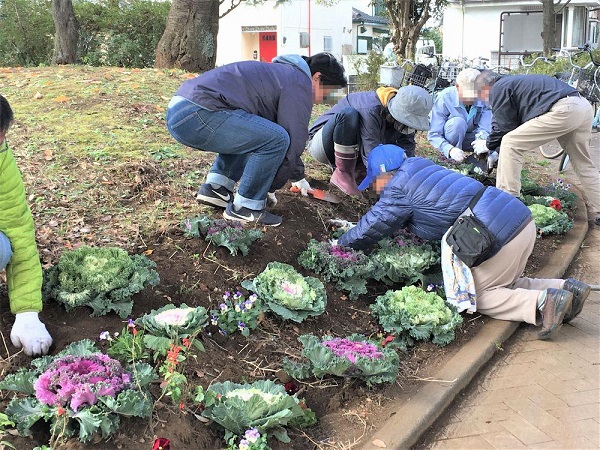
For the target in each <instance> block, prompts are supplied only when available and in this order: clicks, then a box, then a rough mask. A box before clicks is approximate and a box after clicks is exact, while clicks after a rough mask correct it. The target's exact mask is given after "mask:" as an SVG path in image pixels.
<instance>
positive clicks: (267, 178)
mask: <svg viewBox="0 0 600 450" xmlns="http://www.w3.org/2000/svg"><path fill="white" fill-rule="evenodd" d="M346 84H347V82H346V77H345V75H344V68H343V66H342V65H341V64H340V63H339V62H338V61H337V60H336V59H335V57H333V55H331V54H329V53H318V54H316V55H314V56H311V57H306V56H300V55H281V56H278V57H276V58H274V59H273V63H265V62H259V61H241V62H236V63H232V64H227V65H224V66H221V67H217V68H216V69H213V70H209V71H208V72H205V73H203V74H201V75H200V76H198V77H196V78H194V79H191V80H188V81H186V82H184V83H183V84H182V85H181V86H180V87H179V89H178V90H177V92H175V95H174V96H173V98H172V99H171V101H170V102H169V106H168V109H167V127H168V129H169V132H170V133H171V135H172V136H173V137H174V138H175V139H176V140H177V141H178V142H180V143H182V144H183V145H187V146H188V147H192V148H195V149H198V150H206V151H211V152H215V153H218V156H217V158H216V160H215V162H214V164H213V166H212V168H211V170H210V172H209V174H208V176H207V177H206V182H205V183H204V184H202V185H201V186H200V189H199V190H198V194H197V196H196V198H197V200H198V201H200V202H202V203H206V204H209V205H212V206H217V207H221V208H225V212H224V214H223V216H224V217H225V218H226V219H229V220H236V221H240V222H257V223H260V224H262V225H267V226H278V225H280V224H281V222H282V218H281V217H280V216H277V215H275V214H272V213H270V212H269V211H266V210H265V206H266V203H267V198H268V200H269V203H270V204H271V205H272V206H274V205H275V204H276V203H277V198H276V197H275V191H276V190H277V189H280V188H282V187H283V186H284V185H285V184H286V182H287V181H288V180H291V181H292V182H294V183H293V184H295V185H297V186H296V187H299V188H300V189H307V187H306V186H307V185H308V182H307V181H306V180H305V178H304V164H303V163H302V160H301V159H300V156H301V155H302V152H303V151H304V148H305V146H306V141H307V139H308V122H309V121H310V114H311V110H312V105H313V102H315V103H320V102H322V101H323V100H324V98H326V97H327V96H328V95H329V94H330V93H331V92H332V91H333V90H334V89H339V88H340V87H344V86H346ZM238 182H239V186H238V189H237V193H236V194H235V197H234V195H233V190H234V187H235V184H236V183H238ZM308 189H310V185H308Z"/></svg>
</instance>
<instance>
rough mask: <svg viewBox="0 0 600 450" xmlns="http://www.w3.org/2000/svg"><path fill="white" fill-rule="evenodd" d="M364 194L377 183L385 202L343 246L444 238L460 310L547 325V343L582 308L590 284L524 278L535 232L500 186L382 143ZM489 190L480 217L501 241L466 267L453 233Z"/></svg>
mask: <svg viewBox="0 0 600 450" xmlns="http://www.w3.org/2000/svg"><path fill="white" fill-rule="evenodd" d="M367 167H368V169H367V177H366V178H365V179H364V180H363V182H362V183H361V184H360V186H359V188H360V189H366V188H367V187H369V186H372V187H373V189H374V190H375V192H376V193H377V194H379V196H380V197H379V200H378V201H377V203H376V204H375V205H374V206H373V207H372V208H371V209H370V210H369V211H368V212H367V213H366V214H365V215H364V216H362V217H361V218H360V220H359V221H358V223H356V225H355V226H353V227H351V228H350V229H348V230H347V231H346V232H345V233H344V234H343V235H342V236H340V238H339V239H338V241H337V245H340V246H343V247H350V248H353V249H358V250H366V249H368V248H370V247H372V246H373V245H375V244H376V243H377V242H378V241H380V240H381V239H382V238H384V237H387V236H391V235H392V234H393V233H394V232H395V231H396V230H398V229H401V228H405V227H407V228H408V229H409V230H410V231H411V232H412V233H414V234H415V235H417V236H418V237H420V238H422V239H428V240H441V245H442V271H443V274H444V286H445V290H446V296H447V300H448V301H449V302H450V303H452V304H454V305H455V306H456V307H457V308H458V310H459V311H463V310H468V311H470V312H474V311H477V312H480V313H482V314H486V315H488V316H490V317H494V318H497V319H502V320H511V321H520V322H527V323H530V324H534V325H540V324H541V325H542V329H541V331H540V333H539V337H540V339H546V338H548V337H550V336H552V335H553V334H554V333H555V332H556V331H557V330H558V329H559V328H560V326H561V325H562V323H566V322H569V321H571V320H573V319H574V318H575V317H576V316H577V315H578V314H579V313H580V312H581V309H582V308H583V303H584V302H585V300H586V298H587V296H588V295H589V293H590V290H591V288H590V286H588V285H586V284H584V283H582V282H580V281H577V280H574V279H571V278H569V279H567V280H561V279H534V278H527V277H522V276H521V275H522V273H523V270H524V269H525V264H526V263H527V259H528V258H529V256H530V255H531V252H532V251H533V246H534V244H535V240H536V236H537V233H536V227H535V223H534V222H533V219H532V216H531V212H530V211H529V208H527V206H525V204H523V203H522V202H521V201H520V200H519V199H517V198H515V197H513V196H512V195H510V194H507V193H505V192H503V191H501V190H500V189H496V188H495V187H487V188H484V186H483V185H482V184H481V183H480V182H479V181H477V180H475V179H473V178H470V177H467V176H465V175H462V174H460V173H458V172H455V171H453V170H449V169H446V168H444V167H442V166H439V165H437V164H435V163H433V162H432V161H430V160H428V159H425V158H420V157H413V158H405V155H404V152H403V151H402V149H401V148H398V147H396V146H394V145H380V146H378V147H376V148H375V149H373V150H372V151H371V153H370V154H369V158H368V166H367ZM483 189H485V190H484V191H483V194H482V195H481V197H480V199H479V201H477V203H476V204H475V205H474V206H473V209H472V211H473V213H474V214H475V216H477V218H479V220H480V221H481V222H483V224H484V225H485V226H486V227H487V228H488V229H489V230H490V232H491V233H492V234H493V236H494V237H495V244H494V246H493V248H492V253H491V255H490V256H489V258H488V259H487V260H485V261H483V262H481V263H480V264H479V265H475V266H474V267H471V268H469V267H467V266H466V265H464V264H461V261H460V260H459V259H458V258H456V257H455V255H453V253H452V249H451V248H450V247H449V246H448V244H447V243H446V235H447V233H448V230H449V229H450V227H452V225H453V223H454V222H455V220H456V219H457V218H458V217H459V216H460V215H462V214H463V213H464V211H465V210H466V209H467V207H468V206H469V203H470V202H471V200H472V199H473V198H474V197H475V196H476V195H477V194H478V193H479V192H480V191H482V190H483Z"/></svg>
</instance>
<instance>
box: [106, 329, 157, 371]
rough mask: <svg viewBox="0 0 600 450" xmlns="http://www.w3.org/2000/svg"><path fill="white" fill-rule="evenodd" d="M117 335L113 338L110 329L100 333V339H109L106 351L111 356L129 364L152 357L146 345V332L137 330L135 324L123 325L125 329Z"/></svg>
mask: <svg viewBox="0 0 600 450" xmlns="http://www.w3.org/2000/svg"><path fill="white" fill-rule="evenodd" d="M115 335H116V336H115V337H114V338H113V337H112V336H111V335H110V333H109V332H108V331H104V332H102V333H100V339H101V340H107V341H108V342H109V344H110V345H109V347H108V350H107V351H106V353H107V355H108V356H110V357H111V358H115V359H118V360H119V361H122V362H127V363H129V364H133V363H135V362H136V361H143V360H146V359H149V358H150V354H149V353H148V352H147V350H146V347H145V346H144V332H143V331H138V330H136V329H135V324H134V325H133V326H130V325H127V326H126V327H123V331H121V333H119V334H118V335H117V333H115Z"/></svg>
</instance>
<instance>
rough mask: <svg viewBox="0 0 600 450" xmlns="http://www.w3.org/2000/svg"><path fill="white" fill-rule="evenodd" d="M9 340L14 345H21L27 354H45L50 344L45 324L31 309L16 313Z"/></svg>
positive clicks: (50, 339) (50, 340) (18, 346)
mask: <svg viewBox="0 0 600 450" xmlns="http://www.w3.org/2000/svg"><path fill="white" fill-rule="evenodd" d="M10 340H11V341H12V343H13V345H14V346H15V347H17V348H21V347H23V351H24V352H25V354H26V355H28V356H37V355H45V354H46V353H48V350H49V349H50V345H52V338H51V337H50V333H48V330H46V325H44V324H43V323H42V322H40V319H39V317H38V313H36V312H33V311H30V312H22V313H17V315H16V316H15V323H14V325H13V327H12V330H11V332H10Z"/></svg>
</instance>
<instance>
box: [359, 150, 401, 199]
mask: <svg viewBox="0 0 600 450" xmlns="http://www.w3.org/2000/svg"><path fill="white" fill-rule="evenodd" d="M405 159H406V153H405V152H404V149H403V148H402V147H398V146H397V145H394V144H379V145H378V146H377V147H375V148H374V149H373V150H371V153H369V156H368V157H367V176H366V177H365V179H364V180H362V183H360V185H359V186H358V189H360V190H361V191H364V190H365V189H366V188H367V187H369V185H370V184H371V183H373V181H374V180H375V178H377V177H378V176H379V175H381V174H382V173H385V172H391V171H392V170H396V169H398V168H399V167H400V166H401V165H402V163H403V162H404V160H405Z"/></svg>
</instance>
